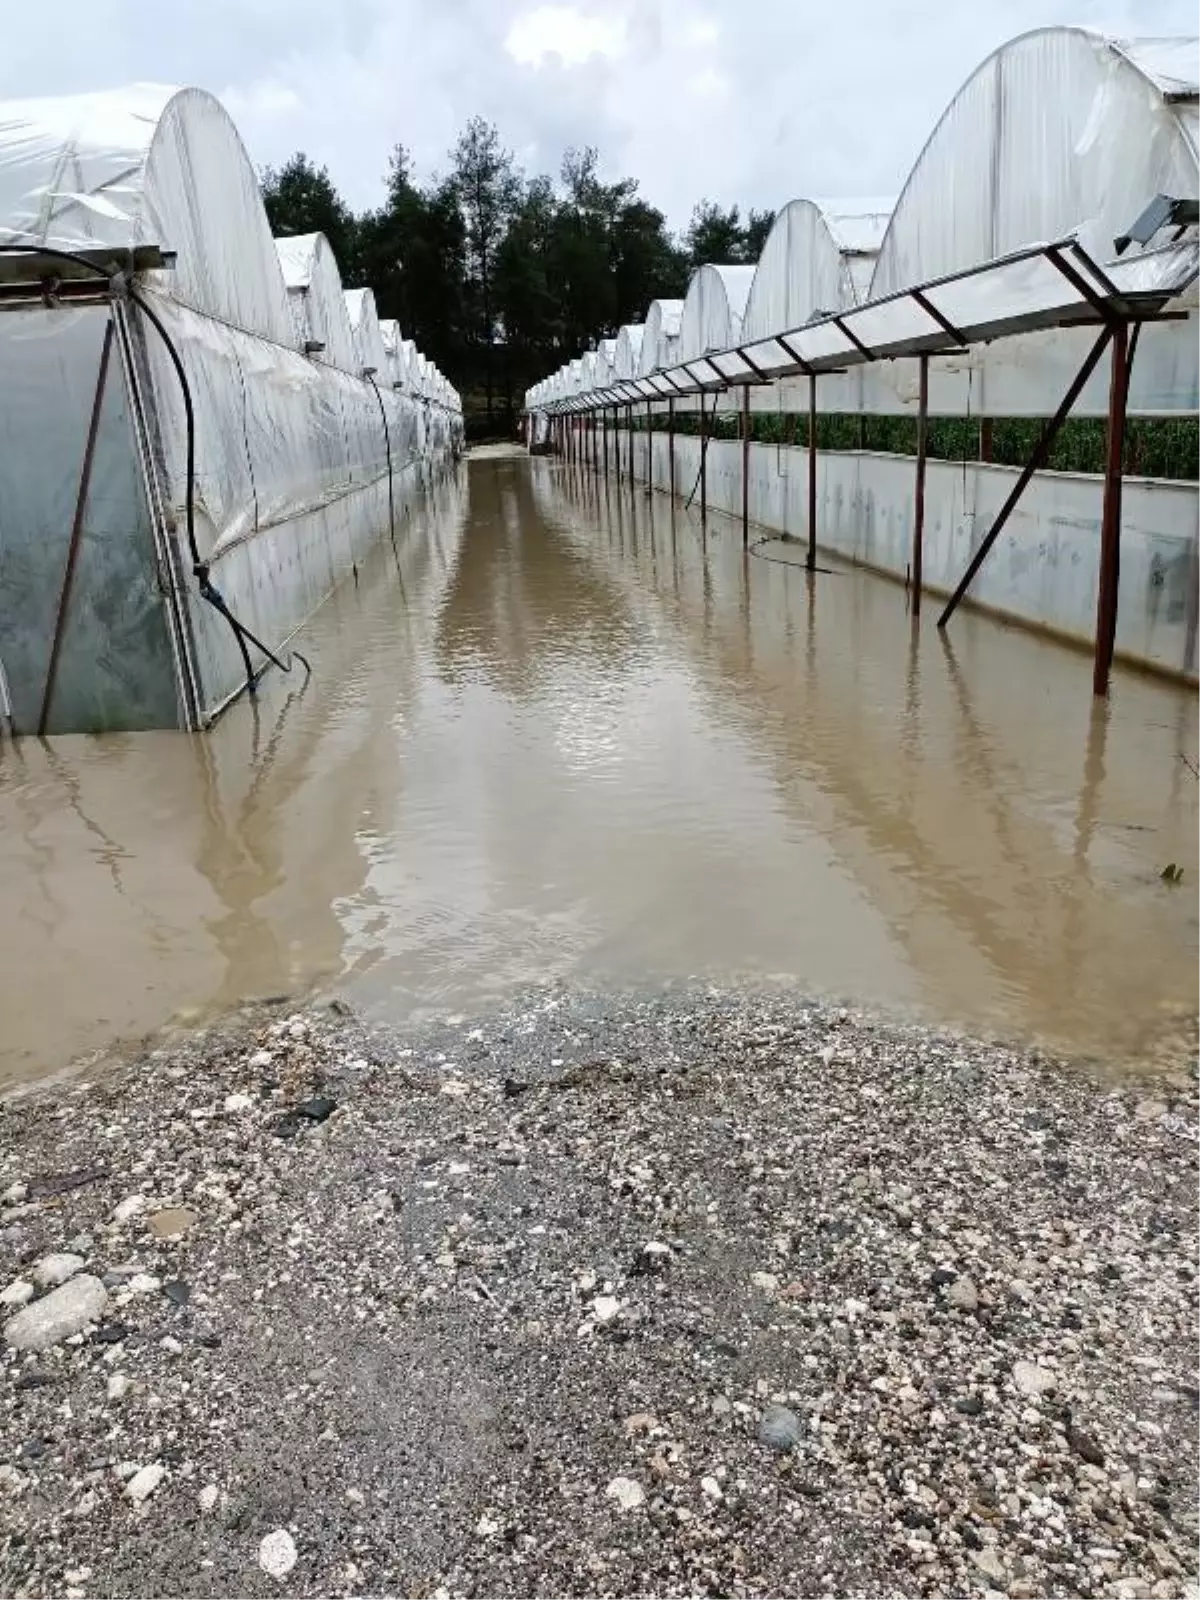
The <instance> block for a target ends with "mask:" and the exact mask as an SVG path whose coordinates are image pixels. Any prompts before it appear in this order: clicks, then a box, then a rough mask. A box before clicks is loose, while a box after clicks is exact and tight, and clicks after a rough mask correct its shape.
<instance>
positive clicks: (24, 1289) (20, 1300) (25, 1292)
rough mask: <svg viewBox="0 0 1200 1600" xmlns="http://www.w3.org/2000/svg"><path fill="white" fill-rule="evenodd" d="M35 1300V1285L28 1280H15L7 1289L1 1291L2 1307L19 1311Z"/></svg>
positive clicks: (0, 1301) (0, 1303)
mask: <svg viewBox="0 0 1200 1600" xmlns="http://www.w3.org/2000/svg"><path fill="white" fill-rule="evenodd" d="M32 1299H33V1285H32V1284H31V1283H30V1282H29V1281H28V1279H26V1278H14V1279H13V1281H12V1282H11V1283H10V1284H9V1286H8V1288H7V1289H3V1290H0V1306H8V1307H10V1308H11V1309H12V1310H18V1309H19V1308H20V1307H21V1306H27V1305H28V1304H29V1302H30V1301H31V1300H32Z"/></svg>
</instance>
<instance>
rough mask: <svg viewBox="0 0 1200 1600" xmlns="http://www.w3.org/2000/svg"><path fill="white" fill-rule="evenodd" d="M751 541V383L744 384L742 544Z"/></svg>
mask: <svg viewBox="0 0 1200 1600" xmlns="http://www.w3.org/2000/svg"><path fill="white" fill-rule="evenodd" d="M749 543H750V385H749V384H748V383H746V384H743V385H742V544H743V546H745V545H748V544H749Z"/></svg>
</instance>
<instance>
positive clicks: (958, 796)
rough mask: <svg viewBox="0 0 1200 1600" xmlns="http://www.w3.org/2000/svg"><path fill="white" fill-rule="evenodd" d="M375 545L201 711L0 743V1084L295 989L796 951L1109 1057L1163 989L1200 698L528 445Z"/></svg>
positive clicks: (421, 1006)
mask: <svg viewBox="0 0 1200 1600" xmlns="http://www.w3.org/2000/svg"><path fill="white" fill-rule="evenodd" d="M400 557H401V561H400V569H399V570H398V569H397V564H396V561H395V559H394V556H393V553H392V549H391V546H390V545H389V544H388V543H387V542H386V541H385V542H384V544H383V545H382V546H381V547H380V549H379V550H378V551H377V552H376V554H375V556H374V557H373V558H372V561H371V562H370V564H369V566H368V567H367V569H365V570H363V571H362V572H361V573H360V581H359V582H358V584H357V585H355V584H354V583H350V584H348V585H347V586H345V587H344V588H343V589H342V590H341V591H340V592H339V593H338V594H337V595H335V596H334V597H333V598H332V599H331V600H330V601H329V602H328V603H327V605H326V606H325V607H324V608H323V609H322V611H321V612H320V613H319V615H318V616H317V617H316V619H315V620H314V621H313V622H312V623H311V625H310V626H309V628H308V629H307V631H306V634H305V642H304V649H305V650H306V652H307V654H308V655H309V657H310V659H311V662H312V666H313V676H312V678H311V680H310V681H309V682H308V683H307V684H306V685H300V684H299V683H298V681H296V680H295V679H288V678H283V677H281V676H280V675H279V674H272V675H271V676H269V677H268V678H267V680H266V681H265V682H264V684H263V687H262V692H261V695H260V698H259V700H258V702H257V703H256V704H252V703H250V702H243V703H241V704H239V705H238V706H236V707H235V708H234V709H233V710H232V711H231V712H230V713H229V714H228V715H227V716H226V717H225V718H224V719H223V721H222V722H221V723H220V724H219V725H218V726H217V727H216V728H215V729H214V730H213V731H212V732H211V733H209V734H208V735H206V736H204V737H195V738H192V737H187V736H184V735H180V734H172V733H149V734H139V735H120V736H113V737H99V738H61V739H57V740H54V741H52V742H49V743H39V742H38V741H36V740H34V739H26V740H23V741H21V742H20V743H18V744H17V745H15V746H13V745H7V746H4V747H3V748H2V749H0V883H2V884H3V905H4V914H3V916H2V917H0V1081H5V1082H12V1081H14V1080H21V1079H25V1080H28V1079H33V1078H37V1077H39V1076H41V1075H43V1074H46V1073H48V1072H52V1071H55V1070H57V1069H59V1068H61V1067H63V1066H65V1065H67V1064H68V1063H69V1062H71V1061H72V1060H75V1059H77V1058H79V1057H81V1056H87V1055H89V1054H91V1053H93V1052H95V1051H97V1050H99V1049H102V1048H103V1047H105V1046H107V1045H109V1044H110V1043H111V1042H112V1041H115V1040H128V1039H130V1038H132V1037H137V1036H140V1035H142V1034H145V1033H148V1032H151V1031H153V1030H157V1029H158V1028H160V1027H162V1026H164V1025H166V1024H169V1023H171V1022H172V1021H185V1022H186V1021H194V1020H197V1019H203V1018H204V1017H205V1016H208V1015H211V1014H214V1013H216V1012H218V1011H221V1010H223V1009H226V1008H227V1007H228V1006H229V1005H231V1004H233V1003H236V1002H237V1001H239V1000H241V999H243V998H245V997H250V996H256V997H261V996H265V995H271V994H277V993H288V994H297V993H300V992H309V991H313V990H316V991H319V992H329V993H333V992H337V993H341V994H344V995H345V996H346V997H347V998H348V999H350V1000H351V1001H352V1002H353V1003H355V1004H357V1005H358V1006H360V1007H361V1008H362V1009H363V1010H364V1011H365V1012H367V1013H368V1014H369V1015H374V1016H378V1017H381V1018H395V1019H401V1018H405V1017H408V1016H411V1015H412V1014H413V1013H421V1014H428V1013H438V1012H449V1011H465V1010H468V1009H470V1008H474V1007H480V1006H486V1005H487V1004H488V1003H489V1002H491V1001H493V1000H496V999H499V998H501V997H503V996H504V995H506V994H507V993H509V992H510V991H512V990H513V989H514V988H517V987H523V986H525V985H527V984H529V983H531V982H537V981H541V980H544V979H547V978H566V979H572V978H574V979H579V980H584V981H586V982H588V983H597V982H605V981H611V982H613V983H614V984H620V985H621V986H622V987H627V986H629V985H641V984H646V983H650V984H654V983H659V982H661V981H663V980H665V979H671V978H682V977H686V976H694V975H706V974H709V975H712V976H713V977H714V978H720V979H722V980H728V979H736V978H740V977H746V978H750V979H762V978H766V977H769V978H771V979H776V978H790V979H794V980H795V981H796V982H797V983H798V984H799V985H801V986H802V987H803V988H804V989H805V990H808V991H811V992H813V993H819V994H822V995H827V996H845V997H847V998H853V999H854V1000H856V1001H861V1002H869V1003H878V1004H879V1005H881V1006H883V1007H887V1008H891V1009H898V1010H902V1011H905V1012H908V1013H914V1014H916V1015H918V1016H920V1017H924V1018H927V1019H929V1020H930V1021H932V1022H936V1023H952V1024H961V1025H966V1026H968V1027H971V1028H975V1029H980V1030H986V1031H998V1032H1001V1033H1004V1034H1009V1035H1014V1036H1017V1037H1022V1038H1029V1037H1035V1038H1038V1039H1040V1040H1043V1041H1045V1042H1047V1043H1048V1044H1050V1045H1052V1046H1053V1047H1055V1048H1057V1049H1060V1050H1062V1051H1065V1052H1068V1053H1070V1054H1072V1055H1080V1056H1086V1057H1089V1058H1091V1059H1093V1060H1095V1061H1099V1062H1101V1063H1103V1064H1105V1065H1106V1066H1108V1067H1110V1068H1115V1069H1120V1068H1121V1067H1122V1066H1123V1065H1127V1064H1129V1063H1130V1062H1131V1061H1133V1060H1135V1059H1138V1058H1140V1057H1141V1055H1142V1054H1143V1053H1144V1052H1145V1051H1146V1050H1147V1048H1149V1047H1151V1046H1152V1043H1153V1040H1154V1039H1155V1037H1156V1036H1157V1035H1158V1033H1159V1032H1160V1031H1161V1030H1163V1029H1164V1028H1171V1027H1178V1026H1179V1024H1180V1021H1181V1019H1186V1018H1187V1016H1188V1015H1189V1014H1190V1013H1192V1012H1193V1011H1194V1009H1195V1005H1196V963H1197V914H1196V882H1197V781H1196V778H1195V776H1194V771H1193V769H1194V766H1195V763H1196V759H1197V751H1196V742H1197V741H1196V697H1195V695H1194V694H1192V693H1190V692H1188V691H1187V690H1185V689H1181V688H1176V687H1174V686H1172V685H1169V684H1164V683H1160V682H1156V681H1154V680H1151V679H1149V678H1146V677H1142V676H1139V675H1137V674H1134V673H1131V672H1128V671H1118V672H1117V674H1116V678H1115V686H1114V692H1113V695H1112V699H1111V702H1110V703H1109V704H1097V703H1095V702H1093V700H1092V696H1091V693H1090V679H1091V664H1090V661H1089V660H1088V658H1087V657H1086V656H1085V655H1082V654H1076V653H1074V652H1073V651H1071V650H1069V649H1066V648H1064V647H1062V646H1060V645H1057V644H1054V643H1052V642H1050V641H1046V640H1042V639H1039V638H1037V637H1035V636H1033V635H1031V634H1029V633H1025V632H1021V631H1018V630H1015V629H1009V628H1005V627H1003V626H1001V625H999V624H998V623H996V622H994V621H992V620H989V619H987V618H984V617H981V616H977V615H972V614H969V613H968V612H966V611H961V612H960V613H959V614H958V615H957V616H956V617H955V619H954V621H953V623H952V624H951V627H950V630H949V632H948V635H947V636H946V637H942V636H940V635H939V633H938V631H937V629H936V627H935V626H934V618H935V616H936V607H930V608H929V612H928V614H927V615H926V616H925V618H924V620H923V625H922V626H921V628H920V630H919V633H915V632H914V630H913V627H912V625H911V622H910V619H909V617H908V615H907V612H906V601H905V595H904V591H903V589H902V588H901V587H899V586H897V585H895V584H893V583H890V582H888V581H887V580H885V579H882V578H878V577H875V576H872V575H870V574H867V573H864V572H861V571H856V570H853V569H849V568H845V567H841V566H838V565H836V564H834V563H829V562H827V563H825V565H826V566H827V567H829V568H830V569H831V570H828V571H824V572H820V573H818V574H817V575H815V577H813V578H811V579H810V578H809V577H808V575H807V574H806V573H805V572H804V571H803V569H802V567H801V566H799V565H798V561H799V559H800V558H799V557H798V556H797V554H796V552H795V548H794V547H790V546H785V545H781V544H769V545H764V546H762V547H761V548H760V549H759V550H757V551H756V552H755V553H754V554H752V555H746V554H745V553H744V552H743V549H742V542H741V530H740V527H739V526H738V525H737V524H736V523H734V522H732V521H730V520H728V519H726V518H720V517H718V518H710V521H709V525H708V529H707V534H706V535H705V534H703V532H702V529H701V526H700V521H699V517H698V514H696V513H694V512H692V513H689V512H686V511H684V510H683V509H682V508H681V507H678V506H676V507H675V508H674V510H673V509H672V506H671V504H670V503H669V502H668V500H667V499H666V497H665V496H662V495H655V496H653V497H652V498H647V497H646V495H645V493H644V491H642V490H639V491H638V492H637V493H636V495H631V494H630V491H629V488H628V485H626V486H625V488H624V490H623V491H622V492H621V493H618V492H617V489H616V486H615V485H614V484H609V485H608V486H607V488H606V486H605V484H604V482H603V480H597V479H596V478H595V477H593V476H591V475H590V474H588V475H578V474H576V473H573V472H572V471H570V470H569V469H567V468H565V467H563V466H562V465H561V464H558V463H553V462H550V461H547V460H535V461H527V460H525V459H524V458H523V457H504V456H498V455H483V456H481V457H479V458H478V459H475V460H472V461H470V462H468V463H466V464H465V465H464V466H463V468H462V469H461V473H460V476H459V477H458V479H457V480H451V481H450V482H448V483H446V484H444V485H443V486H442V487H441V489H440V490H439V492H438V495H437V498H436V501H435V502H433V503H431V505H430V506H429V508H428V510H427V511H426V512H425V513H423V514H422V515H420V516H418V517H417V518H416V519H415V520H414V521H413V522H412V523H411V524H410V525H409V526H408V527H407V529H406V530H405V533H404V536H403V542H402V543H401V546H400ZM1168 863H1174V864H1176V866H1177V867H1179V868H1181V869H1182V872H1183V880H1182V883H1181V884H1180V885H1179V886H1178V887H1171V886H1169V885H1168V884H1166V883H1164V882H1163V880H1162V878H1161V873H1162V870H1163V868H1164V867H1165V866H1166V865H1167V864H1168Z"/></svg>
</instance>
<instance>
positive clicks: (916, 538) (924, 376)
mask: <svg viewBox="0 0 1200 1600" xmlns="http://www.w3.org/2000/svg"><path fill="white" fill-rule="evenodd" d="M917 359H918V362H919V365H920V376H919V379H918V382H917V482H916V490H915V494H914V503H913V543H912V614H913V616H914V617H919V616H920V615H921V580H922V577H923V575H924V568H925V461H926V452H927V447H928V443H929V357H928V355H925V354H922V355H920V356H919V357H918V358H917Z"/></svg>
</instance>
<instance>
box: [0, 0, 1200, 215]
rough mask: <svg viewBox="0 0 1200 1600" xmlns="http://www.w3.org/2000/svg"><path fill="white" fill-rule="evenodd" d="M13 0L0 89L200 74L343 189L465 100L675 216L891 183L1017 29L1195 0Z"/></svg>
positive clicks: (453, 119) (425, 158)
mask: <svg viewBox="0 0 1200 1600" xmlns="http://www.w3.org/2000/svg"><path fill="white" fill-rule="evenodd" d="M47 18H48V12H47V10H46V9H45V8H43V7H40V6H37V5H33V6H28V5H25V6H17V5H15V4H14V5H13V6H11V7H6V8H5V19H4V40H3V48H2V49H0V95H3V97H4V98H18V97H25V96H28V95H43V94H66V93H72V92H77V91H79V90H84V89H90V88H114V87H117V86H119V85H120V84H122V83H127V82H132V81H135V80H138V79H142V80H155V81H158V82H166V83H176V84H197V85H200V86H202V87H204V88H207V89H210V90H212V91H213V92H215V93H216V94H218V95H219V96H220V97H221V99H222V100H223V101H224V103H225V105H226V106H227V107H228V109H229V110H230V111H231V112H232V114H233V116H234V119H235V121H236V122H237V124H238V126H239V128H240V130H241V133H242V137H243V138H244V140H245V142H246V145H247V147H248V149H249V152H250V155H251V158H252V159H253V160H254V161H255V162H256V163H257V164H259V165H263V164H266V163H277V162H279V161H281V160H283V159H284V158H286V157H287V156H288V155H289V154H290V153H291V152H292V151H294V150H296V149H303V150H305V151H307V152H308V154H309V155H310V156H312V157H313V158H314V159H316V160H317V161H318V162H320V163H322V164H324V165H326V166H327V167H328V168H329V170H330V173H331V174H332V176H333V178H334V180H335V181H336V183H337V185H338V187H339V188H340V189H341V191H342V193H343V194H344V195H345V196H346V198H347V199H348V200H349V201H350V202H351V203H352V204H353V205H355V206H356V207H366V206H370V205H374V204H376V203H377V202H378V201H379V199H380V197H381V193H382V179H383V175H384V173H385V172H386V168H387V158H388V152H389V151H390V149H391V148H392V146H393V145H394V144H395V143H396V142H397V141H400V142H402V143H404V144H405V145H407V146H408V148H409V150H410V151H411V152H412V155H413V158H414V161H415V164H416V167H417V170H418V172H419V173H420V174H421V175H427V174H428V173H430V172H431V171H433V170H436V169H444V168H445V166H446V152H447V150H448V149H449V147H450V145H451V144H452V143H453V141H454V138H455V135H456V133H457V131H458V129H459V128H460V127H461V126H462V124H463V123H464V122H465V121H466V120H467V118H468V117H470V116H472V115H476V114H478V115H481V116H484V117H487V118H489V119H490V120H492V121H493V122H495V123H496V124H497V125H498V126H499V128H500V130H501V133H502V135H503V138H504V141H505V143H506V144H507V145H508V147H509V148H510V149H512V150H513V152H514V153H515V155H516V157H517V159H518V161H519V162H520V164H521V165H522V166H523V167H524V168H525V169H526V170H527V171H530V172H536V171H548V172H552V173H556V172H557V170H558V166H559V161H560V158H561V155H562V151H563V150H564V149H565V148H566V147H567V146H569V145H572V144H574V145H584V144H594V145H597V146H598V147H599V149H600V152H601V158H602V162H603V167H604V170H605V172H606V174H608V175H610V176H617V175H630V176H633V177H636V178H637V179H638V180H639V182H640V184H641V188H642V193H643V194H644V195H645V196H646V198H647V199H649V200H651V201H652V202H653V203H654V204H656V205H658V206H660V207H662V209H663V210H665V211H666V213H667V215H668V217H669V218H670V220H671V222H672V224H673V225H675V226H682V225H683V224H684V223H685V222H686V221H687V217H688V215H689V213H690V211H691V208H692V205H693V203H694V202H695V201H696V200H697V199H699V198H700V197H701V196H707V197H708V198H711V199H714V200H718V201H721V202H722V203H726V204H728V203H731V202H734V201H737V202H739V203H741V204H742V205H756V206H772V207H774V206H778V205H780V204H781V203H782V202H783V201H785V200H788V199H790V198H792V197H793V196H796V195H811V196H816V197H818V198H829V197H835V196H836V197H839V198H841V197H853V196H877V195H878V196H886V195H893V194H895V193H896V191H897V189H898V188H899V186H900V184H901V183H902V181H903V179H904V177H905V175H906V174H907V172H908V170H909V168H910V167H911V165H912V163H913V160H914V159H915V157H916V155H917V153H918V151H919V150H920V147H921V145H922V143H923V142H924V139H925V137H926V135H927V134H928V133H929V132H930V130H931V128H932V126H933V124H934V122H935V120H936V118H937V117H938V116H939V114H940V113H941V111H942V110H943V108H944V107H945V105H946V103H947V101H948V100H949V99H950V97H951V96H952V95H953V94H954V92H955V90H956V89H957V88H958V87H959V85H960V84H961V83H962V81H963V80H964V78H966V77H967V76H968V75H969V74H970V72H971V71H972V70H973V69H974V67H975V66H976V65H977V64H978V63H979V62H980V61H981V60H982V59H983V57H984V56H985V55H986V54H987V53H988V52H989V51H990V50H992V49H994V48H995V46H996V45H998V44H1000V43H1001V42H1002V41H1003V40H1005V39H1006V38H1010V37H1011V36H1012V35H1013V34H1016V33H1020V32H1023V31H1025V30H1026V29H1028V28H1033V27H1038V26H1041V25H1043V24H1046V23H1053V22H1079V23H1084V24H1088V25H1091V26H1095V27H1101V28H1104V29H1106V30H1107V31H1110V32H1113V33H1116V34H1118V35H1120V36H1122V37H1134V36H1144V35H1147V34H1186V33H1193V32H1195V28H1196V5H1195V0H1107V3H1102V4H1092V3H1090V0H1074V3H1073V4H1065V3H1061V0H966V3H960V4H958V5H953V4H951V3H949V0H841V3H830V0H823V3H821V4H816V3H813V0H570V3H563V4H558V3H553V0H552V3H548V4H546V3H540V0H173V3H169V4H167V5H163V6H159V7H154V8H149V7H147V5H146V4H145V0H104V3H103V4H99V5H97V4H96V3H95V0H57V3H56V5H55V6H54V7H53V21H52V22H49V21H48V20H47Z"/></svg>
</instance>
